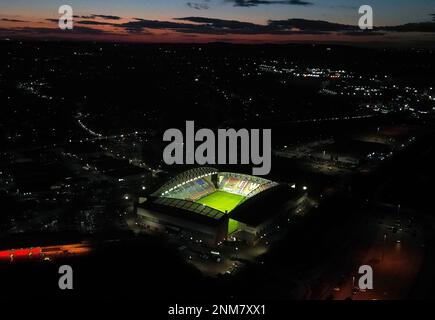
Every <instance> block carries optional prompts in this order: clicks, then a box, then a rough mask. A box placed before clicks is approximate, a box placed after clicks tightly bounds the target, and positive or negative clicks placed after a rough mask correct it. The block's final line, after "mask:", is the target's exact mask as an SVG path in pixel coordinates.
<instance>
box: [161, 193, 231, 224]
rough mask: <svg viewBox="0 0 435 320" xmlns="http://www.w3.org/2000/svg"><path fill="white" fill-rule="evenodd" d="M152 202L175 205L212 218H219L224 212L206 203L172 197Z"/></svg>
mask: <svg viewBox="0 0 435 320" xmlns="http://www.w3.org/2000/svg"><path fill="white" fill-rule="evenodd" d="M154 203H156V204H161V205H165V206H170V207H175V208H179V209H183V210H187V211H190V212H192V213H199V214H201V215H203V216H206V217H208V218H213V219H217V220H219V219H221V218H222V217H223V216H224V215H225V213H223V212H221V211H219V210H216V209H213V208H212V207H208V206H206V205H203V204H200V203H196V202H193V201H189V200H182V199H173V198H163V197H162V198H157V199H156V200H155V201H154Z"/></svg>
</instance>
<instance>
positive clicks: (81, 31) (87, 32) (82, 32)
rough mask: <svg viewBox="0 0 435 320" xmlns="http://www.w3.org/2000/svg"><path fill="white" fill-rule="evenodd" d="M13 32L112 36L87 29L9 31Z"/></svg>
mask: <svg viewBox="0 0 435 320" xmlns="http://www.w3.org/2000/svg"><path fill="white" fill-rule="evenodd" d="M9 30H11V32H14V33H17V34H53V35H68V34H79V35H90V34H91V35H96V34H106V33H107V34H110V32H106V31H104V30H100V29H94V28H87V27H74V29H72V30H61V29H59V28H34V27H25V28H14V29H9Z"/></svg>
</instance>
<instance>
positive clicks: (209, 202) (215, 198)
mask: <svg viewBox="0 0 435 320" xmlns="http://www.w3.org/2000/svg"><path fill="white" fill-rule="evenodd" d="M244 198H245V197H244V196H241V195H238V194H233V193H228V192H225V191H216V192H213V193H212V194H209V195H208V196H205V197H203V198H201V199H199V200H197V201H196V202H198V203H201V204H204V205H206V206H209V207H212V208H214V209H216V210H219V211H221V212H225V211H228V212H230V211H231V210H233V209H234V208H235V207H237V205H238V204H239V203H240V201H242V200H243V199H244Z"/></svg>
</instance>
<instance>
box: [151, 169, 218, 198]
mask: <svg viewBox="0 0 435 320" xmlns="http://www.w3.org/2000/svg"><path fill="white" fill-rule="evenodd" d="M218 172H219V171H218V170H217V169H215V168H211V167H200V168H195V169H191V170H188V171H184V172H182V173H180V174H178V175H176V176H175V177H174V178H172V179H170V180H169V181H168V182H167V183H165V184H164V185H163V186H162V187H160V188H159V189H158V190H157V191H156V192H154V193H153V194H152V195H153V196H155V197H161V196H164V195H165V193H168V192H170V191H172V190H174V189H176V188H178V187H180V186H181V185H182V184H185V183H188V182H191V181H193V180H197V179H200V178H203V177H206V176H210V175H212V174H217V173H218Z"/></svg>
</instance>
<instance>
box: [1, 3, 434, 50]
mask: <svg viewBox="0 0 435 320" xmlns="http://www.w3.org/2000/svg"><path fill="white" fill-rule="evenodd" d="M61 5H62V3H61V2H59V1H48V0H47V1H41V2H39V3H38V4H35V3H29V1H19V2H15V3H13V4H1V3H0V37H1V38H2V39H37V40H52V39H56V40H59V39H61V40H63V39H64V40H86V41H105V42H107V41H108V42H139V43H140V42H143V43H210V42H229V43H254V44H255V43H277V44H281V43H300V42H302V43H307V42H308V43H332V44H335V43H340V44H341V43H343V44H356V45H367V46H390V45H391V46H424V47H427V46H429V47H430V46H433V44H434V43H435V41H434V40H435V20H434V19H435V18H434V14H435V8H433V5H431V4H430V3H429V1H425V0H420V1H416V2H415V3H413V4H412V5H410V4H408V3H407V2H405V1H398V2H396V3H395V4H387V3H386V1H376V2H374V1H370V3H368V5H370V6H371V7H372V8H373V15H374V26H373V29H372V30H360V28H359V27H358V21H359V18H360V16H361V15H360V14H359V12H358V9H359V7H360V6H361V4H359V3H357V2H356V1H350V2H349V1H338V0H330V1H325V2H323V3H321V4H320V3H319V2H318V1H312V2H309V1H258V0H219V1H212V0H201V1H197V2H189V1H171V2H170V1H148V2H146V3H145V4H144V3H141V2H140V1H133V0H131V1H127V2H125V3H124V5H123V6H120V5H119V4H116V2H113V1H109V3H107V2H106V3H105V4H104V9H103V8H102V4H101V3H100V2H99V1H88V2H87V3H84V2H82V1H73V2H72V3H70V4H69V5H71V7H72V9H73V14H74V20H73V23H74V28H73V30H61V29H60V28H59V27H58V22H59V18H60V16H61V15H60V14H59V13H58V9H59V7H60V6H61Z"/></svg>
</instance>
